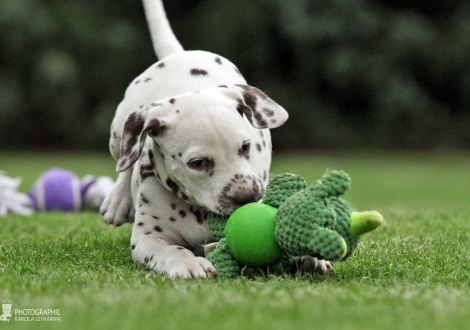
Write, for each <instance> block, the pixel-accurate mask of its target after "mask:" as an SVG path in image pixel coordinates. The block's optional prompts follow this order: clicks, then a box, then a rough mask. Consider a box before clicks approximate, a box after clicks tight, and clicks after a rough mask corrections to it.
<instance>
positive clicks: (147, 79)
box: [144, 78, 152, 82]
mask: <svg viewBox="0 0 470 330" xmlns="http://www.w3.org/2000/svg"><path fill="white" fill-rule="evenodd" d="M151 80H152V78H146V79H145V80H144V82H149V81H151Z"/></svg>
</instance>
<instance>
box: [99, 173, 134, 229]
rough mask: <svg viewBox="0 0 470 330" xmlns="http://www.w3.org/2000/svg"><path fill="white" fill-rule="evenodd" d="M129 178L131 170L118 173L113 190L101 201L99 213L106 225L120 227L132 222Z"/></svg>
mask: <svg viewBox="0 0 470 330" xmlns="http://www.w3.org/2000/svg"><path fill="white" fill-rule="evenodd" d="M131 178H132V168H130V169H128V170H126V171H124V172H121V173H119V176H118V178H117V180H116V184H115V185H114V188H113V190H112V191H111V193H110V194H108V196H106V198H105V200H104V201H103V204H102V205H101V208H100V212H101V214H102V215H103V218H104V221H105V222H106V223H108V224H113V225H115V226H120V225H122V224H123V223H125V222H134V213H135V211H134V205H133V203H132V195H131Z"/></svg>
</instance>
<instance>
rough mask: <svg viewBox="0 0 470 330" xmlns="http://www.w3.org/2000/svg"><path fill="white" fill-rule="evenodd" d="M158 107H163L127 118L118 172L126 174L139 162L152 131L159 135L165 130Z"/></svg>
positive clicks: (146, 110)
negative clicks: (158, 115) (157, 113)
mask: <svg viewBox="0 0 470 330" xmlns="http://www.w3.org/2000/svg"><path fill="white" fill-rule="evenodd" d="M158 107H161V105H158V106H156V107H154V108H152V109H150V110H148V108H147V109H142V110H138V111H135V112H133V113H131V114H130V115H129V117H127V120H126V122H125V123H124V128H123V132H122V139H121V156H120V157H119V160H118V163H117V166H116V170H117V171H118V172H124V171H125V170H127V169H128V168H129V167H131V166H132V165H133V164H134V163H135V162H136V161H137V159H138V158H139V156H140V154H141V153H142V148H143V147H144V143H145V138H146V137H147V135H148V133H149V132H150V131H154V133H155V135H158V132H159V131H160V130H161V129H162V128H163V126H164V125H163V120H160V119H158V118H157V116H156V112H157V111H158Z"/></svg>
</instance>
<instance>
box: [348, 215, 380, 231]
mask: <svg viewBox="0 0 470 330" xmlns="http://www.w3.org/2000/svg"><path fill="white" fill-rule="evenodd" d="M382 222H383V217H382V215H381V214H380V213H379V212H377V211H363V212H352V213H351V225H350V226H349V228H351V234H352V235H353V236H355V237H358V236H360V235H362V234H365V233H368V232H370V231H372V230H374V229H375V228H377V227H378V226H380V225H381V224H382Z"/></svg>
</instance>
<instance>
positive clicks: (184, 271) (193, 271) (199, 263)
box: [169, 257, 217, 278]
mask: <svg viewBox="0 0 470 330" xmlns="http://www.w3.org/2000/svg"><path fill="white" fill-rule="evenodd" d="M169 275H170V276H171V277H172V278H195V277H207V276H209V277H214V276H217V271H216V270H215V268H214V266H212V264H211V263H210V261H208V260H207V259H205V258H202V257H193V258H188V259H186V260H184V261H183V262H182V263H181V264H179V265H178V266H176V267H174V268H173V269H171V270H170V272H169Z"/></svg>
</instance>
